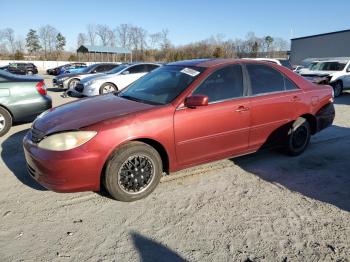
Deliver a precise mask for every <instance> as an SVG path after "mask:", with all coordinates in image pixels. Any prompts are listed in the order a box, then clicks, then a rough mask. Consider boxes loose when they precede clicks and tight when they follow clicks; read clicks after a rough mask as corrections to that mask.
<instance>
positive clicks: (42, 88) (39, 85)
mask: <svg viewBox="0 0 350 262" xmlns="http://www.w3.org/2000/svg"><path fill="white" fill-rule="evenodd" d="M35 87H36V90H37V91H38V92H39V94H40V95H43V96H45V95H46V94H47V90H46V86H45V82H44V81H40V82H39V83H37V85H36V86H35Z"/></svg>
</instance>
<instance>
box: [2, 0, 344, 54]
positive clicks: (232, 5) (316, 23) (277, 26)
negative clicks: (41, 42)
mask: <svg viewBox="0 0 350 262" xmlns="http://www.w3.org/2000/svg"><path fill="white" fill-rule="evenodd" d="M349 10H350V1H349V0H333V1H331V2H329V1H325V0H318V1H316V0H314V1H312V0H304V1H302V0H293V1H290V0H288V1H286V0H264V1H262V0H248V1H247V0H246V1H234V0H202V1H200V0H163V1H162V0H133V1H128V0H124V1H120V0H114V1H113V0H93V1H92V0H71V1H68V0H59V1H49V0H46V1H43V0H32V1H27V0H17V1H5V0H0V12H1V23H0V29H3V28H6V27H11V28H13V29H14V30H15V35H16V36H17V37H22V38H25V35H26V34H27V32H28V31H29V29H30V28H33V29H38V28H39V27H40V26H42V25H46V24H50V25H52V26H54V27H55V28H56V29H57V30H59V31H60V32H61V33H62V34H63V35H64V36H65V37H66V39H67V47H66V50H74V49H75V48H76V45H77V44H76V43H77V35H78V34H79V33H81V32H82V33H84V32H86V26H87V25H88V24H106V25H109V26H110V27H111V28H116V27H117V25H119V24H124V23H128V24H133V25H137V26H141V27H142V28H144V29H146V30H147V31H148V32H149V33H155V32H159V31H161V30H162V29H165V28H166V29H168V30H169V38H170V40H171V42H172V43H173V44H175V45H183V44H187V43H191V42H195V41H199V40H203V39H206V38H209V37H210V36H212V35H218V34H221V35H223V36H224V39H235V38H244V37H245V36H246V34H247V33H248V32H250V31H252V32H255V34H256V35H257V36H260V37H262V36H266V35H271V36H274V37H282V38H284V39H286V40H288V39H290V38H291V37H301V36H307V35H313V34H319V33H327V32H332V31H338V30H345V29H350V18H349Z"/></svg>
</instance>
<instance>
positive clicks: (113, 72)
mask: <svg viewBox="0 0 350 262" xmlns="http://www.w3.org/2000/svg"><path fill="white" fill-rule="evenodd" d="M128 66H129V65H120V66H117V67H115V68H113V69H112V70H110V71H108V72H107V73H106V74H116V73H119V72H120V71H122V70H124V69H125V68H127V67H128Z"/></svg>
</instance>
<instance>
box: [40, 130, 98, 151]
mask: <svg viewBox="0 0 350 262" xmlns="http://www.w3.org/2000/svg"><path fill="white" fill-rule="evenodd" d="M96 134H97V132H95V131H72V132H66V133H59V134H54V135H51V136H48V137H47V138H45V139H44V140H42V141H41V142H40V143H39V144H38V147H39V148H41V149H46V150H50V151H66V150H70V149H73V148H76V147H79V146H81V145H83V144H85V143H86V142H88V141H89V140H91V139H92V138H93V137H94V136H95V135H96Z"/></svg>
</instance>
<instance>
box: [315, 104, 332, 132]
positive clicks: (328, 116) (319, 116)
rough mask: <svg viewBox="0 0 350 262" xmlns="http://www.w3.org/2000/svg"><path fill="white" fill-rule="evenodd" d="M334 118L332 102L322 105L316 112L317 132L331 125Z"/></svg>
mask: <svg viewBox="0 0 350 262" xmlns="http://www.w3.org/2000/svg"><path fill="white" fill-rule="evenodd" d="M334 118H335V109H334V105H333V103H330V104H328V105H326V106H324V107H322V108H321V109H320V110H319V111H318V112H317V113H316V120H317V132H320V131H321V130H323V129H325V128H327V127H329V126H331V125H332V123H333V121H334Z"/></svg>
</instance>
